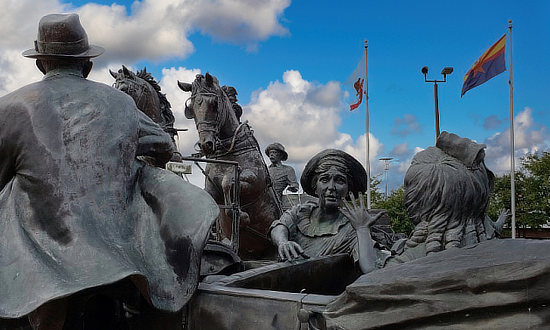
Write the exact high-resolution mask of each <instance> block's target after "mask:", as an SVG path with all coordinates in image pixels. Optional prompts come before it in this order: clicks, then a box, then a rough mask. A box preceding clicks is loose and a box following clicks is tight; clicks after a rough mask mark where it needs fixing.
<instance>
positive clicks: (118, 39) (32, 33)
mask: <svg viewBox="0 0 550 330" xmlns="http://www.w3.org/2000/svg"><path fill="white" fill-rule="evenodd" d="M289 5H290V0H261V1H251V0H201V1H199V0H142V1H135V2H134V3H133V5H132V8H131V9H130V10H129V13H130V14H128V10H127V8H126V7H124V6H121V5H117V4H115V3H113V4H112V5H110V6H106V5H100V4H95V3H88V4H86V5H84V6H82V7H71V6H70V5H67V4H62V3H61V2H60V0H41V1H33V0H18V1H14V0H0V7H1V8H3V9H4V10H2V11H1V12H0V29H1V31H2V32H3V33H2V40H0V70H1V71H2V79H1V80H0V95H2V94H5V93H6V92H7V91H11V90H13V89H16V88H18V87H21V86H23V85H25V84H27V83H29V82H30V81H36V80H38V79H40V77H41V74H40V72H39V71H38V70H36V68H35V67H34V63H33V61H32V60H28V59H27V60H26V62H25V60H24V59H23V58H22V57H21V55H20V54H21V52H22V51H24V50H26V49H29V48H31V47H32V46H33V41H34V40H35V39H36V35H37V28H38V22H39V20H40V18H41V17H42V16H44V15H46V14H50V13H61V12H71V11H72V12H76V13H78V14H79V15H80V21H81V23H82V25H83V26H84V28H85V29H86V32H87V33H88V39H89V40H90V43H92V44H96V45H99V46H102V47H104V48H105V49H106V52H105V53H104V54H103V55H102V56H100V57H98V58H97V59H95V61H94V62H95V65H96V67H95V71H102V69H103V68H105V67H107V65H108V64H111V63H114V62H116V63H126V64H128V65H131V64H132V63H135V62H137V61H139V60H144V59H145V60H150V61H151V60H153V61H155V60H156V61H160V60H163V59H167V58H185V57H187V56H188V55H189V54H190V53H192V52H193V51H194V47H193V44H192V43H191V41H189V39H188V36H189V35H191V34H192V33H194V32H195V31H197V30H200V31H202V32H203V33H205V34H208V35H210V36H212V37H214V38H215V39H216V40H219V41H226V42H232V43H237V44H242V45H246V46H247V47H249V48H251V49H252V48H254V47H257V43H258V42H260V41H262V40H265V39H267V38H269V37H271V36H273V35H284V34H286V33H287V30H286V29H285V28H284V27H283V26H282V25H281V24H280V20H281V18H282V15H283V11H284V10H285V9H286V8H287V7H288V6H289ZM221 22H223V24H222V23H221ZM92 77H93V78H94V79H98V80H100V81H103V82H107V81H108V72H107V71H105V72H103V73H102V74H99V73H96V72H94V71H92Z"/></svg>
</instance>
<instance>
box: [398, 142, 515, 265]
mask: <svg viewBox="0 0 550 330" xmlns="http://www.w3.org/2000/svg"><path fill="white" fill-rule="evenodd" d="M484 149H485V145H484V144H478V143H476V142H474V141H472V140H470V139H467V138H461V137H459V136H458V135H456V134H452V133H448V132H442V133H441V135H440V136H439V138H438V139H437V142H436V145H435V147H429V148H427V149H426V150H423V151H421V152H419V153H417V154H416V155H415V156H414V158H413V160H412V163H411V166H410V167H409V169H408V170H407V173H406V174H405V183H404V185H405V206H406V208H407V213H408V215H409V218H410V219H411V220H412V221H413V223H414V224H415V229H414V231H413V233H412V234H411V237H410V238H409V239H408V240H407V241H406V245H405V246H404V251H399V253H400V254H401V255H400V256H398V257H396V258H392V259H391V260H389V262H390V263H394V262H405V261H408V260H412V259H416V258H418V257H422V256H425V255H427V254H430V253H434V252H438V251H442V250H445V249H449V248H452V247H464V246H468V245H472V244H475V243H479V242H482V241H485V240H487V239H491V238H494V236H495V232H497V233H498V232H499V231H500V230H501V229H502V226H503V224H504V222H505V221H506V220H507V218H508V213H507V212H506V211H502V212H501V214H500V217H499V219H498V220H497V222H496V223H495V222H492V221H491V220H490V219H488V218H487V216H486V215H485V212H486V210H487V207H488V205H489V198H490V195H491V192H492V189H493V185H494V175H493V172H491V171H490V170H489V169H488V168H487V167H486V166H485V162H484V158H485V151H484Z"/></svg>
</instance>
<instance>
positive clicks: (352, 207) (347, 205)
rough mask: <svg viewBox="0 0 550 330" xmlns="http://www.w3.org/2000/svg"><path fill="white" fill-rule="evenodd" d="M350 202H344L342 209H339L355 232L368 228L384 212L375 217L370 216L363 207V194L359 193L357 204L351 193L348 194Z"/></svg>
mask: <svg viewBox="0 0 550 330" xmlns="http://www.w3.org/2000/svg"><path fill="white" fill-rule="evenodd" d="M349 196H350V199H351V201H346V200H344V207H343V208H342V209H341V212H342V213H343V214H344V215H345V216H346V218H348V219H349V221H350V222H351V225H352V226H353V228H355V230H359V229H364V228H365V229H366V228H370V226H372V224H374V223H375V222H376V221H378V219H380V217H381V216H382V215H383V214H384V212H380V213H378V214H377V215H375V216H372V215H371V214H370V213H369V211H368V210H367V208H366V207H365V202H364V198H363V194H362V193H359V196H358V199H359V204H357V201H356V199H355V196H354V195H353V193H351V192H350V193H349Z"/></svg>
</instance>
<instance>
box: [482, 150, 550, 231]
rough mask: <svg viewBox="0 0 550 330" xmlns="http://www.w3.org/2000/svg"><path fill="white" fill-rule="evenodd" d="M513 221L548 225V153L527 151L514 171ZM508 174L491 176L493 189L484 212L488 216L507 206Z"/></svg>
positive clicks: (549, 173)
mask: <svg viewBox="0 0 550 330" xmlns="http://www.w3.org/2000/svg"><path fill="white" fill-rule="evenodd" d="M514 181H515V190H516V224H517V226H519V227H530V228H540V227H541V226H542V225H545V224H548V220H549V215H550V152H542V153H536V154H527V155H525V156H524V157H522V158H521V168H520V169H519V170H518V171H516V173H515V180H514ZM510 200H511V197H510V175H509V174H506V175H503V176H500V177H496V178H495V189H494V191H493V195H492V196H491V201H490V204H489V209H488V211H487V213H488V215H489V216H490V217H491V219H493V220H495V219H497V217H498V212H499V210H500V209H503V208H504V209H510V208H511V202H510Z"/></svg>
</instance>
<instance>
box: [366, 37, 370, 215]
mask: <svg viewBox="0 0 550 330" xmlns="http://www.w3.org/2000/svg"><path fill="white" fill-rule="evenodd" d="M368 46H369V45H368V42H367V40H365V108H366V111H365V128H366V137H365V138H366V143H365V144H366V148H367V162H366V163H365V165H366V167H367V209H369V210H370V208H371V191H370V159H369V152H370V149H369V148H370V141H369V135H370V134H369V73H368V69H367V67H368V66H367V63H368V62H367V58H368V56H367V48H368Z"/></svg>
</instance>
